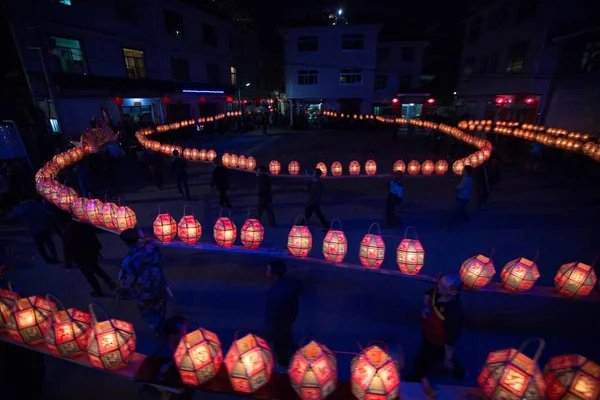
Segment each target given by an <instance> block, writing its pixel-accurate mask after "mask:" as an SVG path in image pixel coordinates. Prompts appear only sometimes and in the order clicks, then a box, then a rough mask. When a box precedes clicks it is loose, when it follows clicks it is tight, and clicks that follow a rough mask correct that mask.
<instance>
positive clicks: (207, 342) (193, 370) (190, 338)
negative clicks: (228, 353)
mask: <svg viewBox="0 0 600 400" xmlns="http://www.w3.org/2000/svg"><path fill="white" fill-rule="evenodd" d="M173 358H174V360H175V365H176V366H177V369H178V370H179V375H180V376H181V381H182V382H183V383H184V384H186V385H192V386H199V385H202V384H204V383H206V382H208V381H209V380H211V379H213V378H214V377H215V376H217V374H218V373H219V370H220V369H221V364H222V363H223V351H222V349H221V341H220V340H219V337H218V336H217V335H216V334H214V333H213V332H211V331H209V330H206V329H204V328H198V329H196V330H195V331H193V332H190V333H188V334H186V335H185V336H183V337H182V338H181V340H180V341H179V345H178V346H177V350H175V354H174V355H173Z"/></svg>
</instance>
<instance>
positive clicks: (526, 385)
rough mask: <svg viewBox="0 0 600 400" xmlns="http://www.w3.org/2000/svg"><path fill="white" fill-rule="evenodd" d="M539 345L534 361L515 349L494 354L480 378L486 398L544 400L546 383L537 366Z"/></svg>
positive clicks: (489, 357) (484, 367)
mask: <svg viewBox="0 0 600 400" xmlns="http://www.w3.org/2000/svg"><path fill="white" fill-rule="evenodd" d="M541 349H543V344H542V345H540V348H539V349H538V352H537V353H536V355H535V357H534V358H533V359H531V358H529V357H527V356H526V355H525V354H523V353H522V352H521V350H516V349H505V350H499V351H493V352H491V353H490V354H489V355H488V357H487V360H486V362H485V364H484V366H483V368H482V369H481V373H480V374H479V376H478V377H477V384H478V385H479V388H480V389H481V392H482V393H483V398H485V399H490V400H492V399H493V400H500V399H527V400H529V399H531V400H533V399H542V398H544V391H545V389H546V384H545V383H544V378H543V376H542V373H541V371H540V367H539V366H538V364H537V361H538V358H539V354H540V352H541Z"/></svg>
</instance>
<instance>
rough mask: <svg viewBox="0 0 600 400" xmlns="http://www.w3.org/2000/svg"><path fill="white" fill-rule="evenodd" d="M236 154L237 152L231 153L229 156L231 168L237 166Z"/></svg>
mask: <svg viewBox="0 0 600 400" xmlns="http://www.w3.org/2000/svg"><path fill="white" fill-rule="evenodd" d="M238 161H239V159H238V156H237V154H232V155H230V156H229V166H230V167H231V168H237V167H238Z"/></svg>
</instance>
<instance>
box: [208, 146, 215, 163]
mask: <svg viewBox="0 0 600 400" xmlns="http://www.w3.org/2000/svg"><path fill="white" fill-rule="evenodd" d="M215 158H217V152H216V151H214V150H213V149H210V150H209V151H207V152H206V159H207V160H208V161H209V162H213V161H214V159H215Z"/></svg>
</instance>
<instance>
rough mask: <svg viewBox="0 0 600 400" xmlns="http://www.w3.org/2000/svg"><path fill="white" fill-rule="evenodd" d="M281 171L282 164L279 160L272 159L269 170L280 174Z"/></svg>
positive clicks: (273, 173)
mask: <svg viewBox="0 0 600 400" xmlns="http://www.w3.org/2000/svg"><path fill="white" fill-rule="evenodd" d="M279 171H281V164H279V161H277V160H271V162H270V163H269V172H270V173H271V174H272V175H279Z"/></svg>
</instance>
